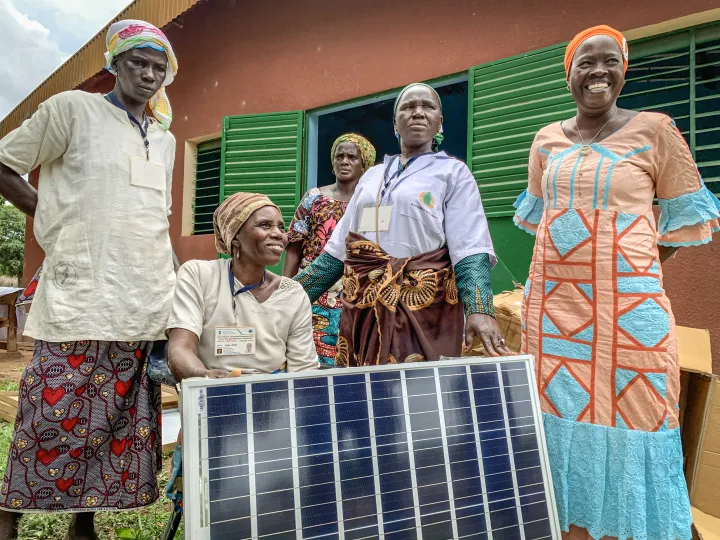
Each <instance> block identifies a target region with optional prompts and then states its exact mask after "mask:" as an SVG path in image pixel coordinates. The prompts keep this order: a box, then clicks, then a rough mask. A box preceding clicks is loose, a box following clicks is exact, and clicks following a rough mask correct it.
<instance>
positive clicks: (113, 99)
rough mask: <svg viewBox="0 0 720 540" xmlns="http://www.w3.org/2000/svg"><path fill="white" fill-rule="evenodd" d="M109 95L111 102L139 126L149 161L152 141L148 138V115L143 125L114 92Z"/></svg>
mask: <svg viewBox="0 0 720 540" xmlns="http://www.w3.org/2000/svg"><path fill="white" fill-rule="evenodd" d="M107 97H108V99H109V100H110V102H111V103H112V104H113V105H115V106H116V107H117V108H118V109H122V110H123V111H125V114H127V115H128V118H129V119H130V121H131V122H132V123H133V124H135V125H136V126H137V128H138V129H139V130H140V136H141V137H142V138H143V143H145V157H146V158H147V160H148V161H150V141H148V138H147V129H148V125H149V124H150V121H149V120H148V119H147V116H145V126H144V127H143V125H142V124H141V123H140V122H138V121H137V118H135V117H134V116H133V115H132V114H130V111H128V110H127V109H126V108H125V106H124V105H123V104H122V103H120V100H119V99H118V98H117V96H116V95H115V94H114V93H113V92H110V93H109V94H108V95H107Z"/></svg>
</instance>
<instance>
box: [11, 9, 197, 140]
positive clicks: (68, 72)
mask: <svg viewBox="0 0 720 540" xmlns="http://www.w3.org/2000/svg"><path fill="white" fill-rule="evenodd" d="M199 1H201V0H162V1H158V0H135V1H134V2H132V3H131V4H130V5H129V6H128V7H126V8H125V9H124V10H123V11H121V12H120V13H119V14H118V16H117V17H115V18H114V19H113V20H112V21H110V22H109V23H108V24H107V25H106V26H105V27H104V28H103V29H102V30H100V32H98V33H97V34H95V36H94V37H93V38H92V39H91V40H90V41H88V42H87V43H86V44H85V45H83V47H82V48H81V49H80V50H79V51H78V52H76V53H75V54H74V55H73V56H71V57H70V58H69V59H68V60H67V61H66V62H65V63H63V64H62V65H61V66H60V67H59V68H58V69H57V70H56V71H55V72H54V73H53V74H52V75H50V76H49V77H48V78H47V79H45V80H44V81H43V82H42V83H41V84H40V86H38V87H37V88H36V89H35V90H33V91H32V93H31V94H30V95H29V96H28V97H26V98H25V99H24V100H23V101H22V102H21V103H20V104H19V105H18V106H17V107H15V108H14V109H13V110H12V111H11V112H10V114H8V115H7V116H6V117H5V118H4V119H3V121H2V122H0V138H2V137H4V136H5V135H7V134H8V133H10V132H11V131H12V130H13V129H15V128H16V127H18V126H19V125H20V124H22V123H23V122H24V121H25V120H26V119H27V118H29V117H30V116H31V115H32V114H33V113H34V112H35V111H36V110H37V108H38V106H39V105H40V104H41V103H42V102H43V101H45V100H46V99H48V98H49V97H51V96H54V95H55V94H59V93H60V92H64V91H66V90H73V89H75V88H77V87H78V86H80V85H81V84H83V83H84V82H85V81H87V80H89V79H90V78H92V77H93V76H94V75H97V74H98V73H99V72H101V71H102V70H103V69H104V68H105V57H104V54H105V35H106V34H107V31H108V28H109V27H110V25H111V24H113V23H114V22H117V21H120V20H123V19H140V20H143V21H147V22H149V23H151V24H154V25H155V26H157V27H158V28H164V27H165V26H166V25H167V24H168V23H170V22H171V21H172V20H174V19H175V18H176V17H177V16H178V15H181V14H182V13H184V12H185V11H187V10H188V9H190V8H191V7H193V6H194V5H195V4H197V3H198V2H199Z"/></svg>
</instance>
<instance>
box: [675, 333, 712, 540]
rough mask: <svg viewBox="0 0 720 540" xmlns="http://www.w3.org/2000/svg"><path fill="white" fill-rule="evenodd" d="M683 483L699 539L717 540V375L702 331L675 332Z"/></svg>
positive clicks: (707, 340)
mask: <svg viewBox="0 0 720 540" xmlns="http://www.w3.org/2000/svg"><path fill="white" fill-rule="evenodd" d="M677 340H678V358H679V360H680V369H681V385H682V390H681V399H680V422H681V432H682V441H683V454H684V459H685V479H686V480H687V484H688V491H689V493H690V503H691V504H692V506H693V519H694V521H695V528H696V529H697V533H698V536H699V537H700V538H702V539H703V540H720V487H719V486H720V377H718V376H717V375H713V374H712V354H711V351H710V334H709V332H708V331H707V330H699V329H695V328H685V327H682V326H679V327H678V328H677Z"/></svg>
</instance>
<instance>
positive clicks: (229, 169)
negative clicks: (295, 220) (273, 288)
mask: <svg viewBox="0 0 720 540" xmlns="http://www.w3.org/2000/svg"><path fill="white" fill-rule="evenodd" d="M303 127H304V113H303V111H292V112H283V113H268V114H248V115H243V116H226V117H225V118H224V119H223V130H222V156H221V160H220V161H221V172H220V200H221V201H224V200H225V199H227V198H228V197H229V196H230V195H232V194H234V193H238V192H251V193H262V194H264V195H267V196H268V197H270V199H271V200H272V201H273V202H274V203H275V204H277V205H278V207H279V208H280V210H281V211H282V215H283V219H284V220H285V226H288V225H289V224H290V220H291V219H292V217H293V215H294V213H295V209H296V208H297V205H298V204H299V203H300V197H301V196H302V185H301V180H302V148H303ZM281 268H282V262H281V263H280V265H278V266H276V267H275V268H273V269H271V270H273V271H274V272H276V273H277V272H278V271H279V270H280V269H281Z"/></svg>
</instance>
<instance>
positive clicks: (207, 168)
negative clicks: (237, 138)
mask: <svg viewBox="0 0 720 540" xmlns="http://www.w3.org/2000/svg"><path fill="white" fill-rule="evenodd" d="M218 204H220V139H215V140H212V141H207V142H204V143H200V144H198V145H197V149H196V154H195V203H194V205H193V234H212V232H213V222H212V218H213V212H214V211H215V209H216V208H217V207H218Z"/></svg>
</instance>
